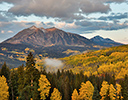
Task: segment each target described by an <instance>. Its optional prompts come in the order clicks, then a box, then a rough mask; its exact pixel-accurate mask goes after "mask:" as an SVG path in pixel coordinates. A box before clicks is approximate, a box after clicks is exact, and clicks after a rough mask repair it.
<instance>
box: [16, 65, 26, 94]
mask: <svg viewBox="0 0 128 100" xmlns="http://www.w3.org/2000/svg"><path fill="white" fill-rule="evenodd" d="M17 71H18V92H19V94H20V93H21V92H22V90H23V89H24V65H22V66H19V67H18V70H17Z"/></svg>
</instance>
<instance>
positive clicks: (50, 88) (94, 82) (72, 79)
mask: <svg viewBox="0 0 128 100" xmlns="http://www.w3.org/2000/svg"><path fill="white" fill-rule="evenodd" d="M0 75H1V76H0V100H128V86H127V83H128V76H127V75H125V78H124V79H120V80H115V75H111V74H107V73H104V74H103V75H101V76H95V75H90V76H86V75H84V74H83V72H82V71H81V72H80V73H75V74H74V73H73V72H72V71H71V70H67V71H65V70H61V71H60V70H58V71H57V72H56V73H54V72H46V71H45V69H41V70H40V71H39V70H37V69H36V67H35V59H34V56H33V54H32V53H31V52H30V53H29V54H28V56H27V58H26V64H25V66H24V65H21V66H19V67H18V68H16V69H11V70H10V69H9V68H8V67H7V65H6V63H4V64H3V65H2V68H1V69H0Z"/></svg>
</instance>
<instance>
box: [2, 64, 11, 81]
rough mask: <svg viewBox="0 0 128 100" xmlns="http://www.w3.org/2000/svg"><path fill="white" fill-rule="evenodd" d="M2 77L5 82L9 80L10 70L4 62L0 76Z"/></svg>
mask: <svg viewBox="0 0 128 100" xmlns="http://www.w3.org/2000/svg"><path fill="white" fill-rule="evenodd" d="M2 75H4V77H5V78H6V80H7V81H8V80H9V75H10V70H9V68H8V67H7V65H6V62H4V64H3V65H2V68H1V76H2Z"/></svg>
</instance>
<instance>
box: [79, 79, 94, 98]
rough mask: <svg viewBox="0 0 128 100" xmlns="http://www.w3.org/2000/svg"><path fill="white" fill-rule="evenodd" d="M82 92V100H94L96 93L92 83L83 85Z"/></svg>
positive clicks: (88, 82)
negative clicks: (94, 93)
mask: <svg viewBox="0 0 128 100" xmlns="http://www.w3.org/2000/svg"><path fill="white" fill-rule="evenodd" d="M79 90H80V96H79V97H80V99H86V100H92V96H93V92H94V87H93V85H92V83H91V82H90V81H87V82H86V84H85V83H83V82H82V83H81V88H80V89H79Z"/></svg>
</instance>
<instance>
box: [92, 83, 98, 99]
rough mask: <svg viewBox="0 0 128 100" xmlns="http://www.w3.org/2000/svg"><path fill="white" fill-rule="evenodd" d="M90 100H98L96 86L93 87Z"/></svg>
mask: <svg viewBox="0 0 128 100" xmlns="http://www.w3.org/2000/svg"><path fill="white" fill-rule="evenodd" d="M92 100H100V94H99V91H98V89H97V86H96V85H95V86H94V92H93V96H92Z"/></svg>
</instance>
